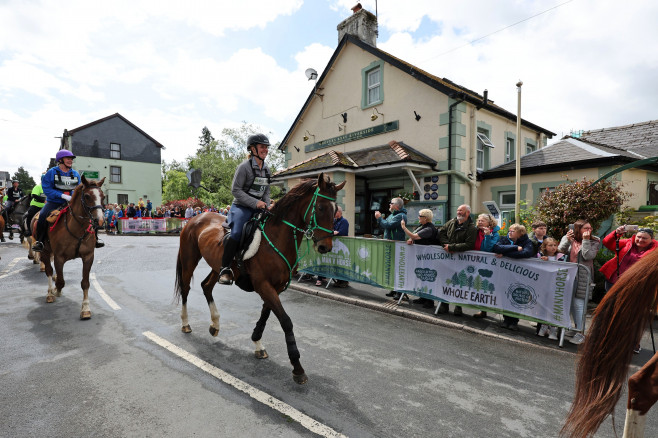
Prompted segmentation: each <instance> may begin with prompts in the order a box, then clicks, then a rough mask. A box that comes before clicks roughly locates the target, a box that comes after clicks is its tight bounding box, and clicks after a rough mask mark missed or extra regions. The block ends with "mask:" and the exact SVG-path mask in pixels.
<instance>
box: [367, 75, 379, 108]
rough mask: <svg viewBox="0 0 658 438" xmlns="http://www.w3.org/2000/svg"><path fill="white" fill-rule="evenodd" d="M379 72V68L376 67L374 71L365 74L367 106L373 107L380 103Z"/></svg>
mask: <svg viewBox="0 0 658 438" xmlns="http://www.w3.org/2000/svg"><path fill="white" fill-rule="evenodd" d="M380 71H381V68H380V67H377V68H376V69H374V70H371V71H369V72H368V73H367V77H368V98H367V104H368V105H374V104H376V103H379V102H380V101H381V100H380V98H379V89H380V87H381V79H380V74H379V73H380Z"/></svg>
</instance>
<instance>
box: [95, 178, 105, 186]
mask: <svg viewBox="0 0 658 438" xmlns="http://www.w3.org/2000/svg"><path fill="white" fill-rule="evenodd" d="M104 182H105V177H103V179H101V180H100V181H98V183H97V184H98V187H100V186H102V185H103V183H104Z"/></svg>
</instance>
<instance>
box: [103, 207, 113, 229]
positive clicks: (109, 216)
mask: <svg viewBox="0 0 658 438" xmlns="http://www.w3.org/2000/svg"><path fill="white" fill-rule="evenodd" d="M103 215H104V216H105V232H106V233H109V232H110V228H111V227H110V223H111V222H112V216H114V207H113V206H112V204H107V205H106V206H105V211H104V212H103Z"/></svg>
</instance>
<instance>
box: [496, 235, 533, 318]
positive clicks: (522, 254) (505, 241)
mask: <svg viewBox="0 0 658 438" xmlns="http://www.w3.org/2000/svg"><path fill="white" fill-rule="evenodd" d="M493 252H495V253H496V257H502V256H506V257H510V258H513V259H524V258H529V257H533V256H534V255H535V248H534V246H533V244H532V241H531V240H530V238H529V237H528V235H527V234H526V229H525V227H524V226H523V225H520V224H512V225H510V227H509V233H508V234H507V237H501V238H500V239H499V240H498V243H497V244H495V245H494V247H493ZM518 324H519V318H512V317H511V316H507V315H503V323H502V324H501V325H500V326H501V327H503V328H506V329H510V330H518V329H519V325H518Z"/></svg>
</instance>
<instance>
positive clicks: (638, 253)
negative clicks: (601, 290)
mask: <svg viewBox="0 0 658 438" xmlns="http://www.w3.org/2000/svg"><path fill="white" fill-rule="evenodd" d="M625 233H626V227H625V226H624V225H622V226H621V227H618V228H617V229H616V230H615V231H613V232H612V233H610V234H608V235H607V236H605V237H604V238H603V245H604V246H605V247H606V248H608V249H609V250H610V251H613V252H615V256H614V257H613V258H612V259H610V260H608V261H607V262H606V263H605V264H604V265H603V266H601V269H600V271H601V273H602V274H603V275H604V276H605V290H606V291H608V290H610V288H611V287H612V285H613V284H615V283H616V282H617V279H618V278H619V277H620V276H621V275H622V274H623V273H624V272H626V270H627V269H628V268H630V267H631V266H633V264H635V262H637V261H639V260H640V259H641V258H642V257H644V256H645V255H647V254H649V253H650V252H651V251H653V250H655V249H656V247H657V246H658V242H657V241H656V240H654V238H653V230H652V229H651V228H640V229H638V230H637V233H635V235H634V236H633V237H631V238H630V239H621V236H623V235H624V234H625ZM617 240H619V247H617Z"/></svg>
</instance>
